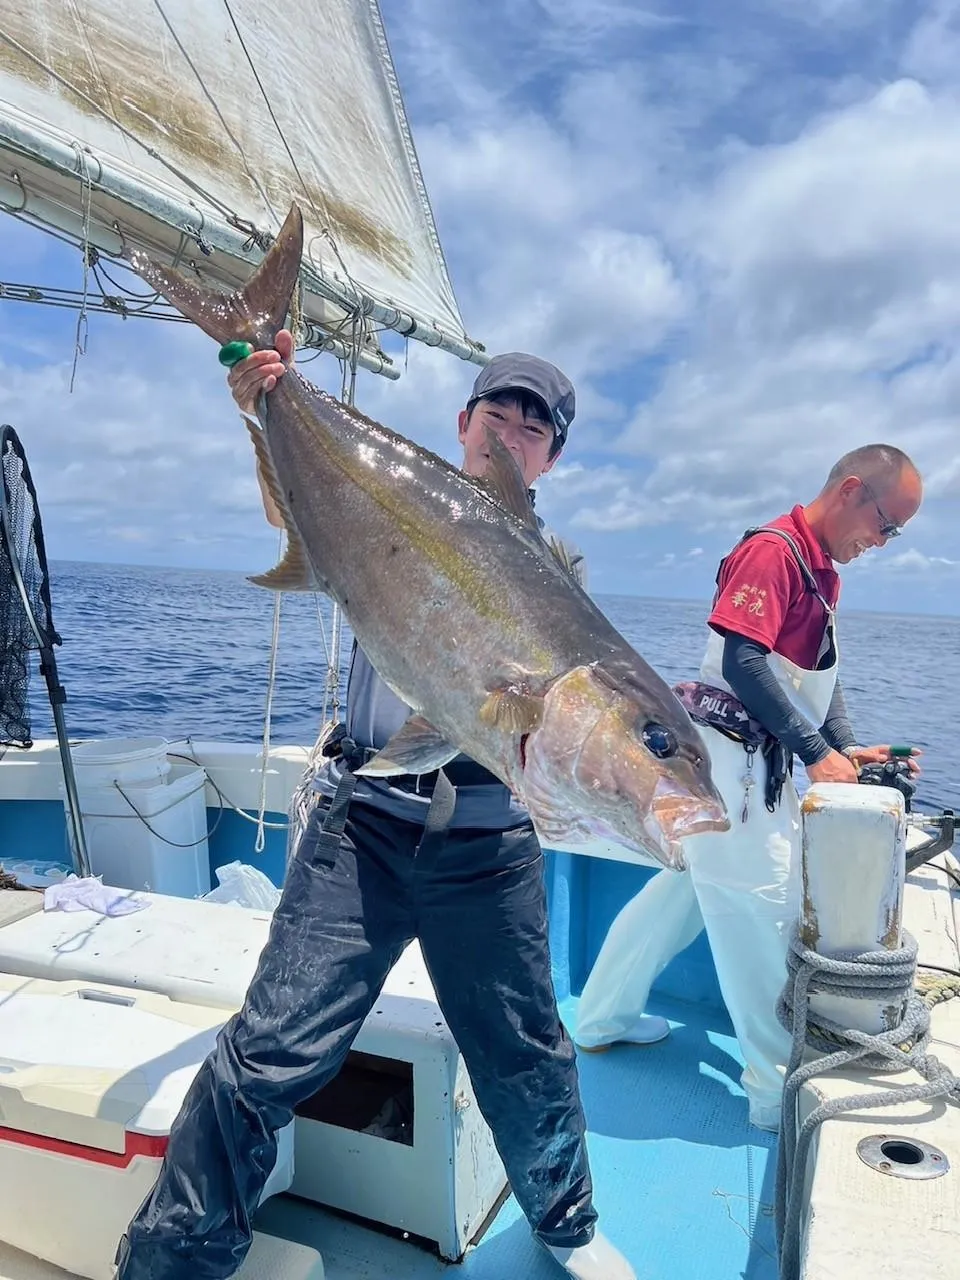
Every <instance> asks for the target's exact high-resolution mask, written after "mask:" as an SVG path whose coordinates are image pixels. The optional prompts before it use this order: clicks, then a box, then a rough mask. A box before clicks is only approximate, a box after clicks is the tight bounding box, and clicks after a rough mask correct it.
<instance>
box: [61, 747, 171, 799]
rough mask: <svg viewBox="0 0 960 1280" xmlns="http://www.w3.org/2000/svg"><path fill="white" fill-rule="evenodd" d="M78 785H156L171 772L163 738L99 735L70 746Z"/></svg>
mask: <svg viewBox="0 0 960 1280" xmlns="http://www.w3.org/2000/svg"><path fill="white" fill-rule="evenodd" d="M70 754H71V756H72V758H73V766H74V770H75V772H76V775H77V786H78V787H85V786H91V787H98V786H103V785H105V784H106V785H109V784H110V783H113V782H120V783H126V784H127V786H142V785H144V784H145V785H147V786H155V785H156V784H157V783H158V782H162V781H163V779H164V778H166V776H167V774H168V773H169V772H170V761H169V760H168V759H167V740H166V739H165V738H99V739H94V740H93V741H91V742H81V743H80V744H79V745H78V746H75V747H71V748H70Z"/></svg>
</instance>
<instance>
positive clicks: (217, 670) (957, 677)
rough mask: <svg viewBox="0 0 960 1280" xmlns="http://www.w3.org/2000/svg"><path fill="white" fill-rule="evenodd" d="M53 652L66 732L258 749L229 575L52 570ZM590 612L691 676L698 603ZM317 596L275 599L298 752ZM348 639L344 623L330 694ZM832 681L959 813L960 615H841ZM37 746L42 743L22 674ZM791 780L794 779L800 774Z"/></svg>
mask: <svg viewBox="0 0 960 1280" xmlns="http://www.w3.org/2000/svg"><path fill="white" fill-rule="evenodd" d="M50 574H51V591H52V600H53V613H54V624H55V626H56V628H57V630H58V632H59V634H60V636H61V637H62V639H63V645H62V647H60V648H58V649H57V651H56V652H57V663H58V666H59V668H60V677H61V680H62V682H63V684H64V686H65V687H66V690H67V698H68V701H67V705H66V707H65V717H66V721H67V728H68V731H69V733H70V735H71V736H72V737H125V736H138V735H143V734H148V735H149V734H161V735H163V736H165V737H168V738H170V739H178V738H183V737H186V736H190V737H193V738H197V739H204V738H206V739H229V740H231V741H241V742H259V741H260V739H261V737H262V734H263V720H264V711H265V706H266V699H267V692H268V686H269V657H270V644H271V636H272V631H273V613H274V605H273V596H272V594H271V593H269V592H267V591H264V590H262V589H261V588H257V587H254V586H252V585H251V584H250V583H248V582H247V581H246V579H245V578H244V577H243V575H242V574H237V573H226V572H207V571H202V570H183V569H159V568H141V567H129V566H120V565H103V564H81V563H68V562H54V563H53V564H52V565H51V568H50ZM598 604H599V605H600V607H601V608H602V609H603V610H604V612H605V613H606V614H607V615H608V617H609V618H610V620H611V621H612V622H613V623H614V625H615V626H616V627H617V628H618V629H619V630H620V631H621V632H622V634H623V635H624V636H626V637H627V639H628V640H630V642H631V643H632V644H633V645H634V646H635V647H636V648H637V649H638V650H639V652H640V653H641V654H643V656H644V657H645V658H646V660H647V661H648V662H649V663H650V664H651V665H652V666H653V667H655V668H656V669H657V670H658V671H659V672H660V674H661V675H663V676H664V678H665V679H667V680H668V681H670V682H674V681H676V680H680V679H689V678H690V677H692V676H693V675H694V674H695V673H696V670H697V666H698V664H699V660H700V655H701V650H702V647H703V643H704V635H705V631H704V618H705V616H706V611H707V602H706V601H704V602H703V603H700V602H691V601H678V600H648V599H640V598H636V597H629V596H600V597H598ZM321 617H322V618H323V619H324V622H325V626H326V634H327V637H328V639H329V609H328V602H327V601H326V600H324V601H322V602H321V603H320V604H319V605H318V602H317V601H316V600H315V599H314V598H313V597H307V596H299V595H296V596H294V595H288V596H284V597H283V603H282V609H281V624H280V642H279V651H278V659H277V670H276V680H275V686H274V691H273V699H272V715H271V740H272V741H273V742H276V743H280V742H303V743H310V742H313V741H314V740H315V738H316V735H317V731H318V729H319V726H320V717H321V709H322V705H323V694H324V685H325V680H326V672H327V659H326V654H325V649H324V643H323V634H322V632H321V626H320V618H321ZM349 645H350V636H349V631H348V630H347V629H345V632H344V640H343V647H342V662H341V664H340V665H341V670H342V672H343V687H345V684H346V676H345V668H346V663H347V661H348V659H349ZM840 649H841V672H842V678H843V683H844V689H845V691H846V695H847V703H848V707H849V710H850V715H851V720H852V722H853V726H854V730H855V731H856V733H857V735H858V737H859V739H860V741H861V742H864V743H871V742H891V741H895V742H909V743H912V744H913V745H914V746H918V747H921V748H922V749H923V751H924V757H923V760H922V762H921V763H922V765H923V776H922V780H921V784H920V787H919V789H918V792H917V797H916V804H917V806H918V807H922V808H942V807H944V806H950V807H954V808H956V807H960V732H958V721H960V618H957V617H953V618H937V617H930V616H916V617H908V616H896V615H888V614H869V613H850V614H848V615H845V616H843V615H842V616H841V619H840ZM31 707H32V713H33V732H34V736H35V737H37V738H40V737H49V736H51V735H52V734H53V721H52V717H51V714H50V708H49V704H48V703H47V701H46V693H45V686H44V683H43V680H42V678H41V677H40V676H39V674H38V673H36V672H35V673H34V675H33V676H32V680H31ZM798 780H799V779H798Z"/></svg>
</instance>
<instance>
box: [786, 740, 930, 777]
mask: <svg viewBox="0 0 960 1280" xmlns="http://www.w3.org/2000/svg"><path fill="white" fill-rule="evenodd" d="M922 754H923V752H922V751H921V750H920V748H919V747H901V746H896V745H891V744H889V743H882V744H878V745H876V746H872V747H848V748H847V749H846V751H843V752H840V751H830V752H829V753H828V754H827V755H825V756H824V757H823V759H822V760H818V761H817V762H816V763H815V764H810V765H807V777H808V778H809V779H810V781H811V782H860V781H861V775H862V773H863V770H864V769H865V768H866V767H867V766H869V765H885V764H887V763H888V762H890V761H892V762H895V763H896V764H898V765H901V766H903V767H905V770H906V772H908V773H909V775H910V776H911V777H916V775H917V774H919V772H920V766H919V765H918V764H917V762H916V760H915V759H914V757H915V756H919V755H922ZM872 772H874V773H875V772H877V771H876V770H873V771H872ZM863 780H864V781H866V780H867V779H866V778H864V779H863ZM871 780H872V779H871Z"/></svg>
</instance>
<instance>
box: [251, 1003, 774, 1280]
mask: <svg viewBox="0 0 960 1280" xmlns="http://www.w3.org/2000/svg"><path fill="white" fill-rule="evenodd" d="M574 1009H575V1000H573V999H569V1000H567V1001H565V1002H564V1009H563V1011H564V1014H565V1016H567V1018H568V1019H569V1018H570V1016H571V1015H572V1014H573V1012H574ZM652 1011H653V1012H657V1013H661V1014H663V1015H664V1016H666V1017H668V1018H669V1019H670V1021H671V1023H672V1024H673V1032H672V1034H671V1036H670V1038H669V1039H668V1040H665V1041H663V1042H661V1043H660V1044H658V1045H650V1046H647V1047H643V1048H641V1047H639V1046H626V1045H624V1046H619V1047H617V1048H615V1049H611V1050H610V1051H609V1052H608V1053H606V1054H582V1055H581V1056H580V1077H581V1087H582V1091H583V1100H584V1106H585V1108H586V1113H587V1120H588V1126H589V1146H590V1159H591V1166H592V1170H593V1177H594V1185H595V1192H596V1203H597V1208H598V1210H599V1212H600V1221H601V1229H602V1230H603V1231H604V1233H605V1234H606V1235H607V1236H609V1238H610V1239H611V1240H612V1241H613V1242H614V1243H615V1244H616V1245H617V1246H618V1247H619V1248H620V1249H621V1251H622V1252H623V1253H624V1254H625V1255H626V1256H627V1257H628V1258H629V1259H630V1261H631V1263H632V1264H633V1266H634V1268H635V1270H636V1273H637V1276H638V1278H639V1280H740V1278H741V1277H742V1278H743V1280H776V1275H777V1268H776V1261H775V1257H776V1249H775V1243H774V1231H773V1216H772V1212H773V1211H772V1204H773V1177H774V1171H775V1166H776V1140H775V1138H774V1136H773V1135H772V1134H764V1133H762V1132H761V1131H760V1130H758V1129H754V1128H751V1127H750V1126H748V1124H747V1112H746V1100H745V1098H744V1097H743V1093H742V1090H741V1089H740V1086H739V1084H738V1083H737V1081H738V1079H739V1075H740V1070H741V1064H740V1062H739V1060H738V1058H737V1049H736V1042H735V1041H734V1040H733V1038H732V1035H731V1031H730V1027H729V1024H728V1023H727V1021H726V1017H725V1015H722V1014H719V1013H718V1012H717V1011H713V1010H709V1009H707V1008H705V1007H703V1006H694V1005H687V1004H682V1003H680V1002H678V1001H672V1000H659V1001H657V1002H656V1004H655V1006H653V1010H652ZM256 1225H257V1227H258V1228H259V1229H260V1230H264V1231H267V1232H272V1233H273V1234H276V1235H284V1236H288V1237H290V1238H292V1239H298V1240H300V1241H302V1242H303V1243H307V1244H311V1245H313V1246H314V1247H316V1248H318V1249H319V1250H320V1252H321V1254H322V1256H323V1259H324V1266H325V1268H326V1277H327V1280H368V1278H369V1280H388V1278H389V1280H431V1278H436V1277H440V1276H446V1277H448V1278H449V1280H453V1278H454V1277H456V1276H462V1277H463V1280H514V1278H516V1280H558V1277H559V1275H560V1274H561V1273H560V1271H559V1269H558V1268H557V1267H556V1266H555V1264H554V1263H553V1262H552V1261H551V1260H550V1259H549V1258H547V1257H546V1256H545V1255H544V1254H543V1253H542V1252H541V1250H540V1249H538V1248H537V1246H536V1245H535V1244H534V1242H533V1240H532V1238H531V1235H530V1231H529V1228H528V1226H527V1223H526V1221H525V1219H524V1218H523V1216H522V1214H521V1213H520V1210H519V1209H518V1207H517V1205H516V1202H515V1201H514V1200H513V1198H512V1197H511V1198H510V1199H508V1200H507V1201H506V1202H505V1204H504V1205H503V1207H502V1208H501V1209H500V1212H499V1213H498V1214H497V1216H496V1218H495V1219H494V1221H493V1223H492V1225H491V1226H490V1227H489V1228H488V1230H487V1233H486V1234H485V1235H484V1236H483V1238H482V1239H481V1240H480V1242H479V1244H478V1245H477V1246H476V1247H475V1248H473V1249H472V1250H471V1251H470V1252H469V1253H468V1254H467V1256H466V1258H465V1260H464V1262H463V1263H462V1264H460V1265H459V1266H458V1267H456V1268H453V1267H450V1266H449V1265H447V1264H445V1263H443V1262H442V1261H441V1260H440V1259H438V1258H437V1257H435V1256H433V1255H432V1254H430V1253H428V1252H426V1251H425V1250H424V1249H423V1248H421V1247H420V1246H418V1245H416V1244H412V1243H407V1242H404V1241H402V1240H398V1239H396V1238H394V1237H392V1236H388V1235H385V1234H381V1233H380V1232H378V1231H375V1230H372V1229H369V1228H366V1227H363V1226H360V1225H358V1224H357V1223H356V1222H354V1221H351V1220H348V1219H345V1218H342V1217H339V1216H338V1215H336V1214H332V1213H327V1212H325V1211H323V1210H320V1209H317V1208H315V1207H314V1206H307V1205H306V1204H304V1203H303V1202H298V1201H291V1200H289V1199H288V1198H287V1197H281V1198H279V1199H277V1200H273V1201H270V1202H268V1203H267V1204H266V1205H265V1206H264V1208H263V1209H262V1210H261V1212H260V1214H259V1216H258V1219H257V1224H256Z"/></svg>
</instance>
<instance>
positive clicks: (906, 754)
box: [844, 743, 923, 776]
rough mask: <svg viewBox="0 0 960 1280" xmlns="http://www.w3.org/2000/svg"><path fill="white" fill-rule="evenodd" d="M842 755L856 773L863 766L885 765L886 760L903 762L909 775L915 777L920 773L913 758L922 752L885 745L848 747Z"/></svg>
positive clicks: (915, 749) (910, 748)
mask: <svg viewBox="0 0 960 1280" xmlns="http://www.w3.org/2000/svg"><path fill="white" fill-rule="evenodd" d="M844 754H845V755H846V757H847V759H848V760H850V761H852V763H853V764H854V766H855V767H856V769H857V772H858V773H859V772H860V770H862V769H863V767H864V765H868V764H886V763H887V761H888V760H903V761H905V763H906V765H907V768H908V769H909V771H910V773H911V774H912V775H914V776H915V775H916V774H918V773H919V772H920V766H919V765H918V764H917V762H916V759H915V757H916V756H922V755H923V752H922V751H921V750H920V748H919V747H901V746H896V745H893V746H891V745H890V744H889V743H885V744H883V745H880V746H875V747H849V748H848V749H847V751H846V752H845V753H844Z"/></svg>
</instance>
